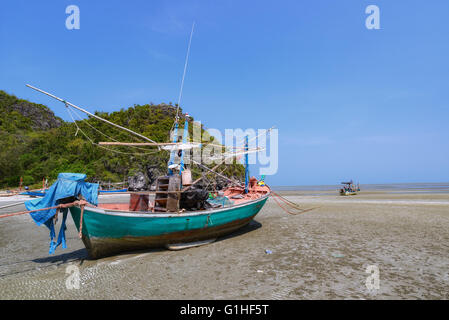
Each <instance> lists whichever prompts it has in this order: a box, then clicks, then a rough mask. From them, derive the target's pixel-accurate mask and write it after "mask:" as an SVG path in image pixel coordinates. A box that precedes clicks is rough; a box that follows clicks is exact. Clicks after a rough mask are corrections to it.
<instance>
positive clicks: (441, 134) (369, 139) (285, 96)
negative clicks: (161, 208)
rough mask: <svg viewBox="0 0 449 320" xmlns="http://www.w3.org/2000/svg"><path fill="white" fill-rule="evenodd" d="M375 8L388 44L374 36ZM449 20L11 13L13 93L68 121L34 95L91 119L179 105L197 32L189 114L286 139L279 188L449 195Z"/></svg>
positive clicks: (419, 9) (439, 5)
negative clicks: (447, 189)
mask: <svg viewBox="0 0 449 320" xmlns="http://www.w3.org/2000/svg"><path fill="white" fill-rule="evenodd" d="M70 4H75V5H78V7H79V8H80V29H79V30H67V29H66V27H65V20H66V17H67V16H68V15H67V14H66V13H65V8H66V7H67V6H68V5H70ZM370 4H375V5H377V6H378V7H379V8H380V27H381V28H380V30H368V29H367V28H366V27H365V19H366V18H367V16H368V15H367V14H366V13H365V8H366V7H367V6H368V5H370ZM448 13H449V2H448V1H445V0H441V1H436V0H435V1H424V0H420V1H411V0H409V1H405V0H402V1H399V0H398V1H377V0H374V1H362V0H352V1H344V0H340V1H331V0H327V1H323V0H316V1H312V0H310V1H297V0H296V1H80V0H71V1H45V2H44V1H40V2H31V1H17V0H16V1H10V0H4V1H3V2H2V8H1V11H0V43H1V48H0V89H2V90H5V91H7V92H8V93H12V94H15V95H16V96H18V97H20V98H24V99H28V100H31V101H33V102H38V103H42V104H45V105H48V106H49V107H50V108H51V109H52V110H53V111H54V112H55V113H56V114H57V115H58V116H61V117H62V118H64V119H66V120H68V116H67V114H66V113H65V111H64V108H63V106H62V105H61V104H60V103H57V102H56V101H52V100H50V98H48V97H45V96H43V95H41V94H39V93H36V92H34V91H32V90H31V89H28V88H26V87H25V83H30V84H32V85H35V86H37V87H40V88H42V89H44V90H48V91H50V92H53V93H55V94H56V95H58V96H60V97H64V98H66V99H67V100H69V101H71V102H73V103H75V104H77V105H80V106H82V107H84V108H86V109H88V110H91V111H94V110H102V111H114V110H118V109H120V108H126V107H128V106H131V105H133V104H145V103H149V102H154V103H160V102H166V103H168V102H176V101H177V98H178V94H179V87H180V82H181V76H182V71H183V67H184V59H185V54H186V47H187V42H188V37H189V33H190V29H191V26H192V22H193V21H195V22H196V26H195V33H194V36H193V40H192V48H191V52H190V60H189V66H188V70H187V75H186V79H185V85H184V92H183V98H182V102H181V105H182V107H183V108H184V111H187V112H189V113H190V114H191V115H192V116H194V117H195V119H196V120H201V121H202V122H203V123H204V124H206V126H207V127H210V128H217V129H220V130H223V131H224V129H225V128H270V127H272V126H276V127H277V128H278V129H279V170H278V173H277V174H276V175H275V176H271V177H268V178H267V182H268V183H270V184H272V185H308V184H336V183H339V182H340V181H343V180H347V179H351V178H352V179H354V180H356V181H360V182H361V183H389V182H447V181H449V128H448V120H449V81H448V80H449V59H448V57H449V41H448V36H449V24H448V23H447V21H446V20H447V14H448ZM255 173H257V172H255Z"/></svg>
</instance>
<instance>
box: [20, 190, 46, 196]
mask: <svg viewBox="0 0 449 320" xmlns="http://www.w3.org/2000/svg"><path fill="white" fill-rule="evenodd" d="M45 191H46V190H42V191H41V190H35V191H32V190H30V191H25V192H22V193H19V194H20V195H22V196H30V197H43V196H45Z"/></svg>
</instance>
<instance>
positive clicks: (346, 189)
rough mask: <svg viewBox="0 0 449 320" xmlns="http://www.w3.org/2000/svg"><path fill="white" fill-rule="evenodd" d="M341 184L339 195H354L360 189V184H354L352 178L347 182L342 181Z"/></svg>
mask: <svg viewBox="0 0 449 320" xmlns="http://www.w3.org/2000/svg"><path fill="white" fill-rule="evenodd" d="M341 184H342V185H343V186H342V187H341V188H340V190H339V192H340V195H341V196H351V195H356V194H357V192H359V191H360V185H359V184H357V186H356V185H355V184H354V182H353V181H352V180H351V181H349V182H342V183H341Z"/></svg>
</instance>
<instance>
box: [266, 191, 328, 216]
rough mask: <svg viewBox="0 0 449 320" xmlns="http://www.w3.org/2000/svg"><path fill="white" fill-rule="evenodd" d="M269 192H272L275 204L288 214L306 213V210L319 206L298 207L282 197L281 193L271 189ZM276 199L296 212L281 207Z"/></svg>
mask: <svg viewBox="0 0 449 320" xmlns="http://www.w3.org/2000/svg"><path fill="white" fill-rule="evenodd" d="M271 193H272V198H273V199H274V201H276V203H277V205H278V206H279V207H280V208H281V209H282V210H284V211H285V212H287V213H288V214H291V215H298V214H301V213H306V212H309V211H312V210H314V209H318V208H319V207H315V208H309V209H302V208H300V207H299V205H298V204H296V203H294V202H292V201H290V200H288V199H286V198H284V197H282V196H281V195H279V194H277V193H276V192H274V191H271ZM278 199H280V200H282V201H283V202H284V203H285V205H286V207H290V209H293V210H296V211H297V212H294V211H289V209H288V208H285V207H283V206H282V205H281V203H280V201H279V200H278Z"/></svg>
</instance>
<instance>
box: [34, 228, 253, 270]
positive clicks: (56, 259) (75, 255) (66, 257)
mask: <svg viewBox="0 0 449 320" xmlns="http://www.w3.org/2000/svg"><path fill="white" fill-rule="evenodd" d="M260 227H262V224H261V223H260V222H257V221H255V220H251V221H250V222H249V223H248V224H246V225H245V226H243V227H241V228H240V229H237V230H235V231H233V232H231V233H229V234H227V235H225V236H221V237H219V238H217V239H216V240H215V242H220V241H224V240H228V239H231V238H234V237H239V236H242V235H244V234H247V233H249V232H252V231H254V230H257V229H259V228H260ZM166 250H167V249H166V248H151V249H141V250H133V251H125V252H122V253H119V254H116V255H113V256H110V257H105V258H102V259H110V258H111V257H119V256H124V255H129V254H142V253H150V252H160V251H166ZM186 250H187V249H186ZM85 260H89V261H95V260H98V259H90V258H89V255H88V253H87V250H86V249H85V248H83V249H78V250H75V251H72V252H67V253H63V254H59V255H54V256H49V257H44V258H37V259H32V261H33V262H36V263H42V264H50V265H61V264H66V263H72V262H77V263H80V265H82V264H83V262H84V261H85Z"/></svg>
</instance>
